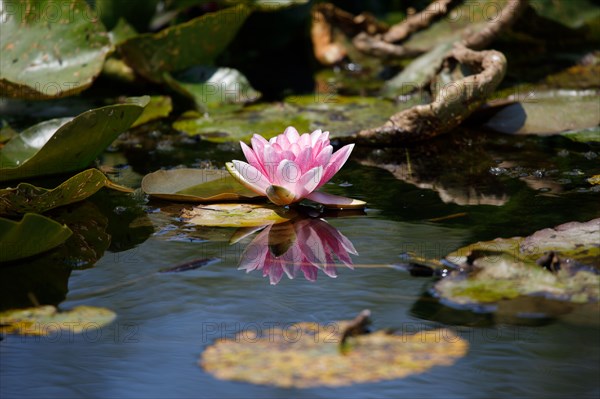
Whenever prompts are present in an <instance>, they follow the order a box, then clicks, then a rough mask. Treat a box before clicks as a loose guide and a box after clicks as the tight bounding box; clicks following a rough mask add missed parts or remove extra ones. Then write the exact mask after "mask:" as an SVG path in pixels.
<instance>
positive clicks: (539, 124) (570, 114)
mask: <svg viewBox="0 0 600 399" xmlns="http://www.w3.org/2000/svg"><path fill="white" fill-rule="evenodd" d="M598 125H600V107H598V96H597V94H596V93H591V92H580V93H577V92H572V91H569V92H560V91H559V92H545V93H544V92H541V93H540V92H538V93H536V95H535V97H532V98H529V99H528V100H527V101H524V102H518V103H515V104H512V105H508V106H506V107H504V108H502V109H501V110H500V111H498V113H496V114H495V115H494V116H493V117H492V118H491V119H490V120H488V121H487V122H486V123H485V125H484V126H485V127H487V128H489V129H492V130H494V131H497V132H501V133H510V134H539V135H551V134H558V133H563V132H566V131H582V130H584V129H588V128H594V127H597V126H598ZM590 139H593V137H590ZM598 140H600V139H598V138H597V137H596V140H595V141H598ZM591 141H594V140H591Z"/></svg>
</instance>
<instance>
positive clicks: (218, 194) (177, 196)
mask: <svg viewBox="0 0 600 399" xmlns="http://www.w3.org/2000/svg"><path fill="white" fill-rule="evenodd" d="M142 190H143V191H144V192H145V193H146V194H148V195H150V196H152V197H156V198H162V199H166V200H171V201H185V202H215V201H234V200H237V201H239V200H248V199H252V198H256V197H259V195H258V194H256V193H255V192H254V191H251V190H248V189H247V188H246V187H244V186H242V185H241V184H240V183H238V182H237V181H236V180H235V179H234V178H233V177H231V174H229V172H227V171H226V170H217V169H172V170H159V171H156V172H153V173H149V174H147V175H146V176H144V179H143V180H142Z"/></svg>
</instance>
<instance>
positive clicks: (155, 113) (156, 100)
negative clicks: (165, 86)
mask: <svg viewBox="0 0 600 399" xmlns="http://www.w3.org/2000/svg"><path fill="white" fill-rule="evenodd" d="M172 110H173V101H171V97H169V96H150V101H149V102H148V105H146V107H145V108H144V111H143V112H142V114H141V115H140V116H139V117H138V118H137V119H136V121H135V122H133V124H132V125H131V127H136V126H140V125H143V124H144V123H148V122H151V121H153V120H156V119H161V118H166V117H167V116H169V114H170V113H171V111H172Z"/></svg>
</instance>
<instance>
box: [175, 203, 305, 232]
mask: <svg viewBox="0 0 600 399" xmlns="http://www.w3.org/2000/svg"><path fill="white" fill-rule="evenodd" d="M294 216H296V214H295V212H294V211H291V210H286V209H284V208H279V207H276V206H270V205H266V204H265V205H256V204H211V205H202V206H196V207H194V208H193V209H184V210H183V211H182V213H181V217H182V218H183V219H185V220H186V221H187V222H188V223H192V224H197V225H200V226H220V227H251V226H263V225H267V224H275V223H283V222H287V221H288V220H290V219H292V218H293V217H294Z"/></svg>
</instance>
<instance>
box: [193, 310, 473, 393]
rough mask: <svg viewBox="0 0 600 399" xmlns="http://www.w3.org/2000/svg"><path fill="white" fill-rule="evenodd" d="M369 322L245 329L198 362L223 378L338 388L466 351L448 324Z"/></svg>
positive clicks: (417, 369)
mask: <svg viewBox="0 0 600 399" xmlns="http://www.w3.org/2000/svg"><path fill="white" fill-rule="evenodd" d="M363 313H364V311H363ZM361 315H362V314H361ZM359 316H360V315H359ZM357 320H358V321H357ZM368 323H369V321H368V320H366V321H364V320H363V319H360V320H359V317H357V319H355V320H354V321H339V322H331V323H324V324H320V323H316V322H302V323H296V324H292V325H289V326H287V327H286V328H279V327H277V328H269V331H268V334H263V335H258V334H257V332H256V331H255V330H244V331H241V332H239V333H238V334H237V335H236V336H235V337H233V338H224V339H219V340H217V341H216V342H215V343H214V344H213V345H211V346H209V347H208V348H206V350H205V351H204V353H203V354H202V357H201V359H200V365H201V367H202V368H203V369H204V370H206V371H207V372H209V373H210V374H212V375H214V376H215V377H217V378H219V379H223V380H233V381H244V382H250V383H253V384H262V385H272V386H277V387H281V388H314V387H341V386H348V385H352V384H358V383H373V382H378V381H386V380H392V379H397V378H405V377H408V376H411V375H415V374H420V373H424V372H426V371H428V370H430V369H431V368H432V367H435V366H451V365H453V364H454V363H455V362H456V361H457V360H458V359H460V358H462V357H463V356H465V355H466V354H467V351H468V343H467V342H466V341H465V340H464V339H462V338H460V337H459V336H458V335H456V334H455V333H454V332H453V331H451V330H449V329H438V330H429V331H420V332H417V333H416V334H412V335H396V334H391V333H389V332H386V331H376V332H372V333H370V334H365V332H366V331H365V326H366V325H367V324H368Z"/></svg>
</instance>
